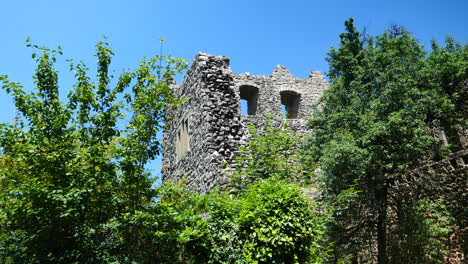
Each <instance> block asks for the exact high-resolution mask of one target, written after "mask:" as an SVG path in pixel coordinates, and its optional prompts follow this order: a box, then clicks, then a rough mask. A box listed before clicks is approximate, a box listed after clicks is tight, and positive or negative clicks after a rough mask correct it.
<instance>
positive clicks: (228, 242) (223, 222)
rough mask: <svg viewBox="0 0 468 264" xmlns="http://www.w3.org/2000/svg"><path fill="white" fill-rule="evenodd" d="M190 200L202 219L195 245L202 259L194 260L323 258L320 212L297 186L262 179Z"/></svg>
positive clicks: (295, 260)
mask: <svg viewBox="0 0 468 264" xmlns="http://www.w3.org/2000/svg"><path fill="white" fill-rule="evenodd" d="M192 199H193V201H194V202H193V204H197V206H193V207H192V210H194V211H195V212H196V214H197V215H199V216H200V217H201V218H203V219H204V221H205V225H199V226H198V227H197V230H198V232H196V233H197V234H201V233H203V234H204V237H203V238H201V239H200V240H198V241H196V242H195V243H197V246H195V248H197V250H198V252H204V253H205V257H206V259H205V261H204V262H197V263H239V264H240V263H323V262H324V261H325V260H326V258H327V254H328V247H327V246H326V243H325V223H326V221H325V217H324V216H323V213H322V212H320V211H319V207H318V205H317V204H315V203H313V202H312V201H311V200H310V199H309V198H307V197H305V196H304V195H303V194H302V192H301V190H300V188H299V187H298V186H297V185H294V184H288V183H286V182H285V181H278V180H273V179H267V180H263V181H259V182H258V183H256V184H251V185H248V186H247V188H246V190H245V191H244V192H241V193H239V194H238V195H229V194H228V193H217V192H214V193H211V194H208V195H198V196H197V195H194V196H192ZM197 208H198V209H197ZM176 211H177V212H179V213H180V212H181V211H180V210H176ZM203 247H204V249H202V248H203ZM198 261H201V259H198Z"/></svg>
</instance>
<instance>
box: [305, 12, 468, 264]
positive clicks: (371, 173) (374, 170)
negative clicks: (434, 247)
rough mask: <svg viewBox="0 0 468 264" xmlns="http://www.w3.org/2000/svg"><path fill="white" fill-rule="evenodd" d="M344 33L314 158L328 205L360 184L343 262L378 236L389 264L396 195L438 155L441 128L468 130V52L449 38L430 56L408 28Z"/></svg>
mask: <svg viewBox="0 0 468 264" xmlns="http://www.w3.org/2000/svg"><path fill="white" fill-rule="evenodd" d="M345 26H346V32H345V33H342V34H341V35H340V45H339V47H338V48H337V49H336V48H332V49H331V50H330V51H329V53H328V58H327V61H328V62H329V64H330V70H329V73H328V75H329V77H330V81H331V85H330V88H329V89H328V90H327V91H325V93H324V95H323V97H322V98H321V103H320V106H319V107H318V108H317V111H316V114H315V116H314V118H313V119H312V120H311V127H312V128H313V131H314V133H313V138H312V139H311V141H310V142H309V147H308V153H307V155H308V156H310V157H312V159H313V160H315V161H317V162H318V163H319V164H320V167H321V169H322V174H321V175H320V179H321V181H322V182H323V184H324V193H325V194H326V197H328V199H335V197H336V196H337V195H338V194H340V193H341V191H342V190H346V189H348V188H349V187H350V186H351V185H352V184H354V183H355V182H356V181H357V182H358V183H359V186H358V187H357V188H358V189H359V190H361V191H362V192H360V194H359V199H356V200H355V201H354V204H353V206H351V207H349V208H348V210H347V211H346V212H342V213H343V214H342V216H341V217H338V216H337V218H336V225H335V227H334V232H332V237H334V239H335V241H338V242H339V243H342V246H341V250H338V251H337V252H336V253H337V255H340V256H345V255H348V254H354V253H355V252H356V251H358V250H359V249H362V250H364V251H365V247H366V245H365V244H364V243H363V242H364V241H367V240H368V239H370V238H371V237H372V236H373V234H375V233H376V234H377V235H376V236H377V242H378V252H377V253H378V254H377V255H378V256H377V257H378V262H379V263H386V262H387V254H386V250H387V223H388V216H389V206H388V195H389V191H391V190H390V189H389V188H390V187H391V186H394V184H395V181H396V179H397V178H398V177H399V176H400V175H402V173H403V172H405V171H407V170H411V169H414V168H417V167H418V166H420V164H421V161H422V159H421V157H424V156H427V154H428V153H430V152H439V149H438V146H439V144H436V141H435V138H434V137H433V135H432V134H431V133H430V131H431V126H432V124H433V122H434V121H440V122H442V123H443V124H448V127H451V128H453V129H456V131H458V132H460V131H461V130H462V129H463V127H466V116H467V115H466V98H467V96H466V95H467V90H466V87H467V86H466V80H467V77H468V75H467V69H468V68H467V64H466V58H467V47H466V45H465V46H464V47H462V46H461V45H459V44H457V43H456V42H454V41H453V40H451V39H450V38H449V39H448V41H447V46H446V47H445V48H440V47H439V46H438V45H436V44H435V43H434V44H433V51H432V52H431V53H430V54H429V56H426V52H425V51H424V49H423V46H422V45H421V44H419V43H418V42H417V41H416V39H415V38H414V37H413V36H412V35H411V34H410V33H409V32H408V31H407V30H406V29H404V28H401V27H396V26H394V27H392V28H390V29H389V30H388V31H385V32H384V33H383V34H381V35H379V36H376V37H371V36H362V35H361V33H360V32H359V31H357V30H356V28H355V27H354V24H353V20H352V19H350V20H348V21H346V22H345ZM444 126H445V125H444ZM445 127H447V126H445ZM415 210H416V209H415ZM396 213H397V214H398V212H396ZM350 219H351V220H350ZM360 241H361V242H360Z"/></svg>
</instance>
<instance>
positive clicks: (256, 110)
mask: <svg viewBox="0 0 468 264" xmlns="http://www.w3.org/2000/svg"><path fill="white" fill-rule="evenodd" d="M327 86H328V83H327V82H326V80H325V79H324V77H323V75H322V74H321V73H319V72H312V73H311V75H310V77H309V78H307V79H299V78H296V77H294V76H293V75H292V74H290V73H289V72H288V70H287V69H286V68H285V67H284V66H277V67H276V68H275V70H274V71H273V72H272V74H271V76H268V77H267V76H252V75H250V74H248V73H243V74H233V73H232V72H231V69H230V68H229V59H228V58H227V57H224V56H212V55H208V54H203V53H199V54H198V55H197V56H196V57H195V60H194V62H193V64H192V66H191V68H190V69H189V70H188V71H187V74H186V75H185V77H184V80H183V81H182V83H181V84H180V85H177V86H174V87H176V89H175V96H176V97H178V98H188V99H187V101H185V102H184V103H183V104H182V105H181V106H180V107H179V108H177V109H175V110H171V111H168V115H169V116H170V117H172V120H171V121H168V122H167V124H166V125H167V126H166V128H165V133H164V153H163V170H162V172H163V180H164V181H167V180H170V179H172V180H174V181H176V182H177V181H179V180H180V179H182V178H185V179H187V181H188V187H189V188H192V189H194V190H197V191H198V192H207V191H209V190H212V189H213V188H214V187H216V186H221V187H222V186H223V184H224V183H226V179H225V177H226V176H225V175H223V174H222V173H221V172H220V168H221V167H223V166H225V164H231V162H232V160H233V158H234V156H235V152H236V150H237V149H238V147H239V145H241V144H244V143H245V142H246V140H247V138H248V125H249V124H255V125H256V126H258V127H262V125H263V124H264V122H265V116H266V115H270V116H272V117H273V121H274V123H277V124H280V123H281V121H282V120H283V119H288V122H289V126H290V129H291V130H293V131H294V133H300V134H306V133H308V128H307V119H308V118H309V117H310V116H311V111H312V106H313V105H314V104H315V103H317V102H318V99H319V98H320V96H321V95H322V93H323V90H324V89H326V88H327ZM241 100H246V104H247V108H248V109H247V115H242V114H241V104H240V101H241ZM282 108H283V109H284V108H285V109H286V111H287V116H284V115H285V114H284V113H283V111H282Z"/></svg>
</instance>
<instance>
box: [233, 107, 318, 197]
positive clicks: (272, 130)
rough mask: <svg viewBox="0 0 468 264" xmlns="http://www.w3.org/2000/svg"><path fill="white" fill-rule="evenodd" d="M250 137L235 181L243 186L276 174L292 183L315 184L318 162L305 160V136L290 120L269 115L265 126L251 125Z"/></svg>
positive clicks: (239, 185)
mask: <svg viewBox="0 0 468 264" xmlns="http://www.w3.org/2000/svg"><path fill="white" fill-rule="evenodd" d="M249 135H250V138H249V141H248V142H247V144H246V145H245V146H241V147H240V148H239V155H237V156H236V159H235V161H234V164H236V168H235V169H236V170H235V171H234V173H233V175H232V177H231V184H232V185H233V187H235V188H237V189H242V188H244V187H245V186H247V185H248V184H251V183H255V182H257V181H259V180H263V179H267V178H274V179H278V180H285V181H286V182H289V183H293V182H294V183H299V184H303V185H307V184H311V183H312V181H311V177H312V175H313V170H314V169H315V168H316V166H315V164H312V165H311V164H309V163H307V162H303V155H302V146H303V142H304V140H303V138H302V137H300V136H299V135H294V134H293V133H292V131H291V130H289V129H288V124H287V123H286V122H284V123H278V124H275V123H274V121H273V119H272V117H271V116H270V117H268V116H267V117H266V122H265V124H264V126H262V128H261V130H259V129H257V128H256V127H255V126H254V125H251V126H250V127H249Z"/></svg>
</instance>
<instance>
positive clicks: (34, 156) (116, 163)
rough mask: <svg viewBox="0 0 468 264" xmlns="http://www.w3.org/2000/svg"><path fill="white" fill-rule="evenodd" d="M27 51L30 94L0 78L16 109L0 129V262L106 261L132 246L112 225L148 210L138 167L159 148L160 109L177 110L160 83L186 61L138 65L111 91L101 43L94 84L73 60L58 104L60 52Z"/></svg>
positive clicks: (147, 184) (146, 181)
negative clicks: (31, 62)
mask: <svg viewBox="0 0 468 264" xmlns="http://www.w3.org/2000/svg"><path fill="white" fill-rule="evenodd" d="M28 46H31V47H33V48H34V50H35V51H34V53H33V58H34V59H35V60H36V63H37V65H38V66H37V69H36V73H35V75H34V81H35V84H36V90H35V92H29V93H28V92H26V91H25V90H24V89H23V87H22V86H21V85H20V84H18V83H14V82H11V81H9V80H8V77H7V76H5V75H2V76H0V80H1V81H2V83H3V89H5V90H6V91H7V92H8V93H9V94H10V95H11V96H12V97H13V100H14V103H15V106H16V109H17V110H18V113H19V116H18V117H17V118H16V120H15V123H14V124H2V125H1V126H0V146H1V152H0V165H1V166H0V175H1V176H0V189H1V190H0V260H1V262H3V263H99V262H104V263H107V262H109V261H111V260H113V257H112V256H111V254H110V252H111V251H110V250H111V249H113V248H122V247H125V246H128V245H126V244H125V243H133V242H134V241H133V240H131V238H128V239H127V238H126V240H125V241H122V237H118V234H116V233H113V232H112V230H113V228H112V227H115V226H116V225H117V226H120V227H122V228H127V229H128V230H132V229H135V228H137V227H138V226H139V225H140V224H141V223H140V222H142V221H144V220H145V219H147V218H148V215H147V214H146V212H145V210H150V209H151V210H154V208H152V206H151V199H153V197H154V195H155V191H154V189H152V182H153V180H152V179H151V178H149V177H148V173H147V172H146V171H145V168H144V165H145V164H146V163H147V162H148V161H149V160H151V159H153V158H154V157H155V156H156V155H158V154H160V152H161V146H160V143H159V141H158V140H157V139H156V134H157V132H158V131H159V130H160V129H161V124H162V123H161V121H162V120H163V119H164V118H165V116H164V109H165V106H166V105H168V104H175V105H177V104H178V101H177V100H175V99H174V98H172V92H171V89H170V88H169V86H168V84H167V82H166V81H167V80H168V79H170V78H172V76H173V75H174V74H175V73H176V72H181V71H182V70H183V69H184V68H185V67H186V62H185V61H183V60H180V59H175V58H172V57H170V56H168V57H166V56H156V57H154V58H151V59H144V60H143V61H142V62H141V64H140V66H139V67H138V69H137V70H136V71H134V72H124V73H122V74H121V75H120V77H119V79H118V81H117V83H116V84H115V85H114V86H113V87H111V83H112V80H111V76H110V74H109V71H110V69H109V65H110V62H111V58H112V55H113V52H112V49H111V48H110V47H109V45H108V44H107V43H105V42H99V43H98V44H97V45H96V50H97V52H96V57H97V59H98V67H97V82H96V83H95V82H92V81H91V78H90V77H89V76H88V69H87V67H86V65H85V64H84V63H82V62H80V63H78V64H76V65H75V64H73V63H71V66H70V68H71V70H72V71H74V72H75V77H76V79H77V82H76V84H75V86H74V88H73V89H72V90H71V91H70V93H69V95H68V102H67V103H63V102H62V98H61V97H60V96H59V87H58V72H57V70H56V69H55V68H54V63H55V61H56V58H57V56H58V55H61V54H62V51H61V50H60V48H59V49H58V50H50V49H48V48H45V47H39V46H37V45H32V44H30V43H29V40H28ZM161 61H162V62H164V64H161V63H160V62H161ZM121 99H124V101H121ZM148 208H150V209H148ZM142 211H143V213H142ZM135 219H136V220H135ZM132 221H134V222H132ZM128 223H129V226H126V225H125V224H128ZM128 230H127V232H128ZM122 232H124V231H122ZM119 254H121V255H124V256H125V255H130V253H127V252H125V251H123V252H121V253H119ZM138 258H139V256H136V257H135V259H138Z"/></svg>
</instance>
